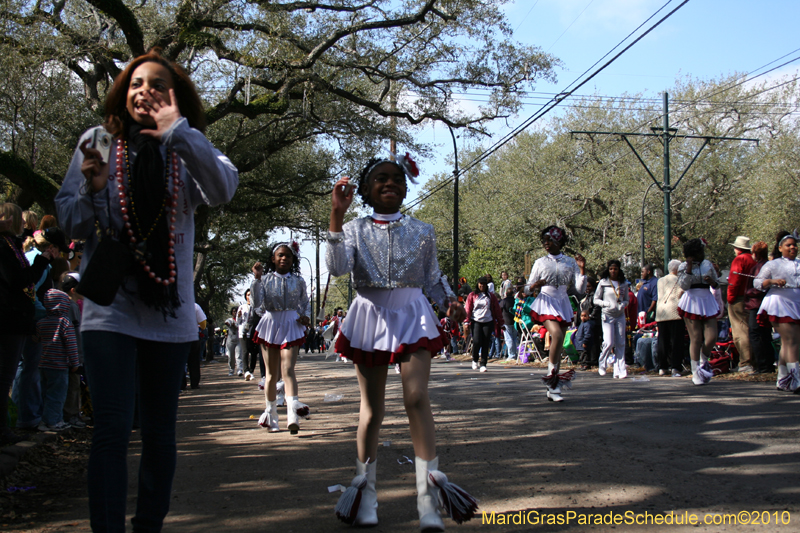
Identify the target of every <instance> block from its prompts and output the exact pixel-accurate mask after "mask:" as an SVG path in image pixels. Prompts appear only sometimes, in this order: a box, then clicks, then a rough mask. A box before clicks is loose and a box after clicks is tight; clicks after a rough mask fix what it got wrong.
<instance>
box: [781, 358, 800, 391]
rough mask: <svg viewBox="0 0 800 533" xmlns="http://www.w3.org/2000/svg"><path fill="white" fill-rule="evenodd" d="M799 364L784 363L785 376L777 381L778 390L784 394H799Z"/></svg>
mask: <svg viewBox="0 0 800 533" xmlns="http://www.w3.org/2000/svg"><path fill="white" fill-rule="evenodd" d="M798 365H800V363H786V375H785V376H783V377H782V378H779V379H778V389H779V390H783V391H786V392H794V393H795V394H800V393H799V392H798V390H800V374H799V373H798V372H800V369H798Z"/></svg>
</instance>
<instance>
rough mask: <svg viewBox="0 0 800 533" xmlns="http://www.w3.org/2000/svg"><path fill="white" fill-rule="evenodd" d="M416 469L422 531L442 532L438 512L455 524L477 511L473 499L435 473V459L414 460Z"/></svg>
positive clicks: (440, 474)
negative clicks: (441, 511) (443, 513)
mask: <svg viewBox="0 0 800 533" xmlns="http://www.w3.org/2000/svg"><path fill="white" fill-rule="evenodd" d="M414 465H415V467H416V469H417V511H419V528H420V529H421V530H422V531H425V532H427V531H444V522H443V521H442V516H441V514H440V509H441V510H443V511H444V512H445V514H447V515H448V516H450V518H452V519H453V520H455V521H456V523H457V524H460V523H461V522H466V521H467V520H469V519H470V518H472V517H473V516H475V511H477V510H478V502H477V501H475V498H473V497H472V496H470V495H469V494H467V492H466V491H465V490H464V489H462V488H461V487H459V486H458V485H456V484H454V483H450V482H449V481H448V480H447V476H446V475H444V474H443V473H442V472H440V471H439V458H438V457H436V458H434V459H431V460H430V461H425V460H424V459H420V458H419V457H415V458H414Z"/></svg>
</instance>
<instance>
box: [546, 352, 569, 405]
mask: <svg viewBox="0 0 800 533" xmlns="http://www.w3.org/2000/svg"><path fill="white" fill-rule="evenodd" d="M574 376H575V371H574V370H568V371H566V372H563V373H561V374H559V373H558V367H557V366H556V365H554V364H553V363H551V362H549V361H548V362H547V375H546V376H545V377H543V378H542V381H543V382H544V385H545V387H547V399H548V400H550V401H551V402H563V401H564V397H563V396H561V388H562V387H564V388H565V389H569V388H571V386H572V385H571V383H570V381H572V378H573V377H574Z"/></svg>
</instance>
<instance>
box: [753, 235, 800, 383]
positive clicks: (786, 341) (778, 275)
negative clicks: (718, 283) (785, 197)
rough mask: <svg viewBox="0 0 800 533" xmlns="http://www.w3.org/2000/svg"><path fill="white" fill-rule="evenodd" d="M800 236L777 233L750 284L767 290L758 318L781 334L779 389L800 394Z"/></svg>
mask: <svg viewBox="0 0 800 533" xmlns="http://www.w3.org/2000/svg"><path fill="white" fill-rule="evenodd" d="M798 239H800V236H798V235H797V234H792V233H789V232H787V231H782V232H780V233H778V237H777V239H776V241H777V242H776V244H775V250H774V251H773V257H775V259H773V260H772V261H769V262H768V263H767V264H765V265H764V266H763V267H762V268H761V272H759V273H758V276H756V279H755V280H753V287H755V288H756V289H759V290H762V291H769V292H767V295H766V296H765V297H764V299H763V300H762V301H761V307H759V309H758V321H759V322H766V321H769V322H770V323H771V324H772V327H773V328H775V331H777V332H778V333H779V334H780V336H781V353H780V358H779V359H778V382H777V383H776V386H777V388H778V390H779V391H785V392H794V393H795V394H800V373H799V370H800V369H798V356H797V354H798V351H799V349H800V259H797V243H798Z"/></svg>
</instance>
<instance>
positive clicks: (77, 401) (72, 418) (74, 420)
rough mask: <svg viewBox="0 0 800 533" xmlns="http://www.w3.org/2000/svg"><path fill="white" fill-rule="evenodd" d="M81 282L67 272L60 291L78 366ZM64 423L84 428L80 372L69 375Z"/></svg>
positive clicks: (77, 275)
mask: <svg viewBox="0 0 800 533" xmlns="http://www.w3.org/2000/svg"><path fill="white" fill-rule="evenodd" d="M80 280H81V275H80V274H78V273H77V272H68V273H67V274H65V275H64V279H63V280H62V281H61V290H62V291H64V292H65V293H66V294H67V296H69V315H68V317H67V318H69V321H70V323H71V324H72V328H73V331H74V332H75V341H76V344H77V346H78V364H79V366H80V367H82V366H83V343H82V342H81V335H80V331H81V314H82V313H83V296H81V295H80V294H78V293H77V292H75V288H76V287H77V286H78V283H79V282H80ZM64 421H65V422H67V423H68V424H69V425H70V426H72V427H76V428H83V427H86V423H85V422H84V421H83V419H82V418H81V376H80V372H70V373H69V387H68V388H67V398H66V401H65V402H64Z"/></svg>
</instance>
